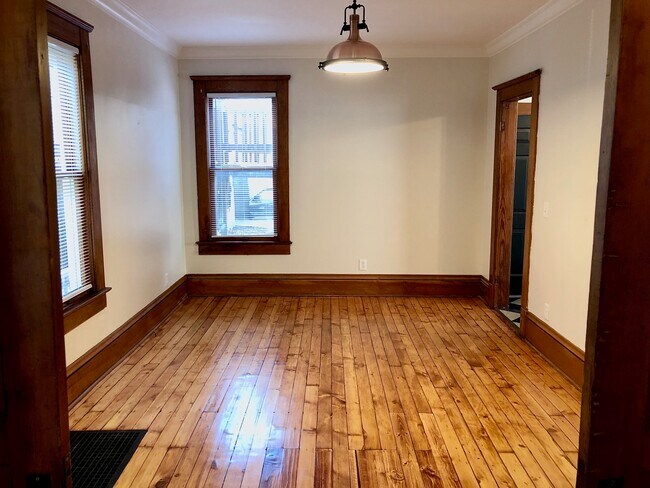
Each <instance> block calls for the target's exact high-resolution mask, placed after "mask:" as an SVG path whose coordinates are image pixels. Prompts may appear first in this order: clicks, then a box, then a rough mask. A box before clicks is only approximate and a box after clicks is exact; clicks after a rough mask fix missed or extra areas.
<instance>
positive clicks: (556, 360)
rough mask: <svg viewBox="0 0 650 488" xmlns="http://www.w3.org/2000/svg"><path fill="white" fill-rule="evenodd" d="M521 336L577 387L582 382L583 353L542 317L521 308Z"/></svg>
mask: <svg viewBox="0 0 650 488" xmlns="http://www.w3.org/2000/svg"><path fill="white" fill-rule="evenodd" d="M520 333H521V335H522V337H523V338H524V339H525V340H526V342H528V343H529V344H530V345H532V346H533V347H534V348H535V349H537V350H538V351H539V352H540V353H542V354H543V355H544V356H545V357H546V359H548V360H549V362H550V363H551V364H553V365H554V366H555V367H557V368H558V369H559V370H560V371H562V372H563V373H564V374H565V375H566V376H567V377H568V378H569V379H570V380H571V381H573V382H574V383H575V384H576V385H578V386H579V387H581V386H582V384H583V382H584V363H585V353H584V351H582V350H581V349H580V348H579V347H577V346H575V345H574V344H573V343H571V342H570V341H569V340H568V339H566V338H565V337H563V336H562V335H560V334H559V333H558V332H557V331H556V330H554V329H553V328H552V327H551V326H550V325H548V324H547V323H546V322H544V321H543V320H542V319H540V318H539V317H537V316H536V315H535V314H533V313H531V312H530V311H529V310H527V309H524V308H522V314H521V332H520Z"/></svg>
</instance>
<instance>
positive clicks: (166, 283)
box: [165, 273, 169, 286]
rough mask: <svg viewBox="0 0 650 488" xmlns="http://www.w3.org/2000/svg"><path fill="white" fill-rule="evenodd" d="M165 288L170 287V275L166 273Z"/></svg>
mask: <svg viewBox="0 0 650 488" xmlns="http://www.w3.org/2000/svg"><path fill="white" fill-rule="evenodd" d="M165 286H169V273H165Z"/></svg>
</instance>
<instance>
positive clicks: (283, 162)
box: [190, 75, 291, 254]
mask: <svg viewBox="0 0 650 488" xmlns="http://www.w3.org/2000/svg"><path fill="white" fill-rule="evenodd" d="M190 78H191V79H192V80H193V83H194V132H195V144H196V185H197V201H198V218H199V241H198V242H197V244H198V251H199V254H290V252H291V238H290V234H291V231H290V211H289V79H290V78H291V77H290V76H289V75H261V76H257V75H255V76H191V77H190ZM265 92H266V93H269V92H272V93H275V94H276V104H277V106H276V109H277V130H276V138H277V154H278V161H277V169H276V176H275V179H274V184H275V195H276V198H277V208H276V211H277V225H278V228H277V236H276V237H274V238H269V239H262V238H250V239H247V238H241V239H232V238H217V237H213V236H212V231H211V227H212V225H211V224H212V216H211V215H210V178H209V171H208V134H207V130H208V129H207V98H208V94H210V93H265ZM250 241H254V242H250Z"/></svg>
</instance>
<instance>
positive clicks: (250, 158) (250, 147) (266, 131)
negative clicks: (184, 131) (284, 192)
mask: <svg viewBox="0 0 650 488" xmlns="http://www.w3.org/2000/svg"><path fill="white" fill-rule="evenodd" d="M208 112H209V113H208V118H209V121H208V124H209V125H208V129H209V132H210V140H209V150H210V166H211V167H213V168H224V167H230V168H232V167H246V168H253V167H256V168H274V167H275V160H276V157H275V144H274V137H273V132H274V125H275V98H274V95H266V96H260V95H243V94H240V95H238V96H234V95H211V97H210V99H209V110H208Z"/></svg>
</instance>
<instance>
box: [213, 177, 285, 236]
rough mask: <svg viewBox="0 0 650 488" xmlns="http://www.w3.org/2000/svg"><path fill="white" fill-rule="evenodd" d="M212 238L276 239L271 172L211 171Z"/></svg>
mask: <svg viewBox="0 0 650 488" xmlns="http://www.w3.org/2000/svg"><path fill="white" fill-rule="evenodd" d="M210 180H211V186H212V193H213V195H215V199H214V201H213V208H212V214H213V215H214V223H215V226H214V229H213V237H251V236H257V237H275V235H276V231H275V195H274V191H273V171H270V170H256V171H230V170H213V171H211V178H210Z"/></svg>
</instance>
